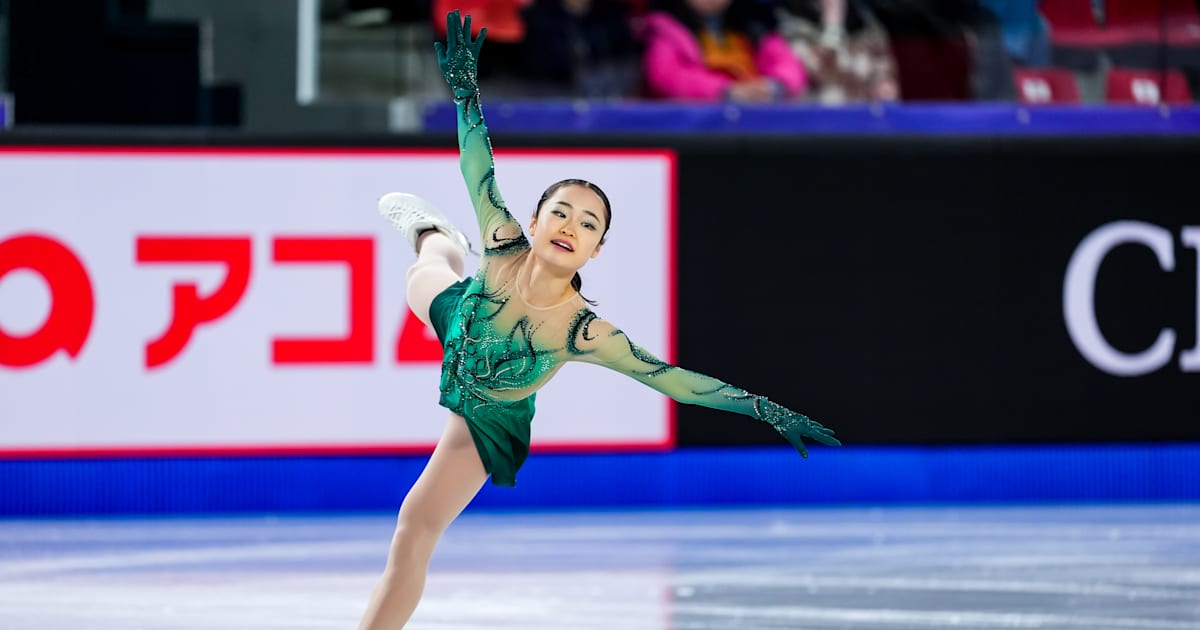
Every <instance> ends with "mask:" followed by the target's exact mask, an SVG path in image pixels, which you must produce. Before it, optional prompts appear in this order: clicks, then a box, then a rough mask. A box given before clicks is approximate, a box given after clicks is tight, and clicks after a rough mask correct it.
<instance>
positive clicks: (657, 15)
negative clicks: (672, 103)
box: [644, 0, 807, 103]
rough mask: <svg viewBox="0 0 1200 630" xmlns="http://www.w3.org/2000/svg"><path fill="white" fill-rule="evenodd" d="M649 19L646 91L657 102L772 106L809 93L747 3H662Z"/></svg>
mask: <svg viewBox="0 0 1200 630" xmlns="http://www.w3.org/2000/svg"><path fill="white" fill-rule="evenodd" d="M653 8H654V9H655V10H653V11H651V12H650V13H649V14H647V15H646V18H645V30H644V35H645V41H646V53H645V61H644V70H645V78H646V87H647V88H648V89H649V91H650V93H651V94H652V95H654V96H661V97H665V98H675V99H688V100H700V101H718V100H722V99H726V100H733V101H740V102H751V103H767V102H773V101H782V100H787V99H792V98H796V97H797V96H800V95H801V94H803V93H804V88H805V84H806V79H807V77H806V76H805V72H804V66H802V65H801V64H800V60H799V59H798V58H797V57H796V55H795V54H793V53H792V51H791V49H790V48H789V47H788V44H787V42H786V41H785V40H784V39H783V37H781V36H780V35H779V33H778V32H777V31H776V30H775V23H774V19H773V17H774V16H773V15H772V14H771V13H770V11H758V12H757V13H756V12H755V6H754V5H753V3H751V2H749V1H748V0H662V1H660V2H655V3H654V4H653Z"/></svg>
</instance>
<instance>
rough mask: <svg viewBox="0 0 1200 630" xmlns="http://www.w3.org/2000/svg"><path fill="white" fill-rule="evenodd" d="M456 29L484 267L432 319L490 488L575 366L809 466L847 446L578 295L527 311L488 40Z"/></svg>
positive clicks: (520, 239) (446, 62) (504, 477)
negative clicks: (645, 341)
mask: <svg viewBox="0 0 1200 630" xmlns="http://www.w3.org/2000/svg"><path fill="white" fill-rule="evenodd" d="M447 27H448V29H447V30H448V33H449V36H448V41H447V45H446V46H445V47H442V46H441V45H440V43H439V44H438V45H437V49H438V50H437V52H438V62H439V65H440V66H441V68H442V73H443V74H444V75H445V77H446V80H447V81H448V82H449V83H450V87H451V88H452V89H453V91H454V102H455V104H456V105H457V109H458V142H459V150H460V157H461V167H462V172H463V177H464V178H465V180H466V183H467V189H468V191H469V193H470V196H471V200H472V202H473V205H474V207H475V215H476V219H477V220H478V222H479V228H480V234H481V237H482V240H483V257H482V261H481V262H480V266H479V271H478V272H477V273H476V274H475V276H474V277H472V278H469V279H466V280H463V281H461V282H459V283H456V284H454V285H452V286H450V287H449V288H447V289H446V290H445V291H443V292H442V293H441V294H439V295H438V296H437V297H436V298H434V300H433V303H432V305H431V307H430V319H431V320H432V322H433V325H434V329H435V331H436V332H437V334H438V339H439V340H440V341H441V342H442V347H443V349H444V356H443V360H442V375H441V384H440V388H441V396H440V399H439V401H438V402H439V404H441V405H442V406H444V407H446V408H447V409H449V410H450V411H452V412H454V413H456V414H458V415H460V416H462V417H463V418H465V419H466V421H467V426H468V427H469V428H470V431H471V436H472V438H473V439H474V441H475V446H476V448H477V450H478V451H479V456H480V458H481V459H482V460H483V465H484V468H485V469H486V470H487V471H488V472H489V473H490V474H491V476H492V483H493V484H495V485H499V486H512V485H515V483H516V473H517V470H519V469H520V468H521V465H522V464H523V463H524V461H525V458H526V456H527V455H528V453H529V432H530V424H531V422H532V420H533V413H534V399H535V392H536V391H537V390H538V389H539V388H541V386H542V385H544V384H545V383H546V382H547V381H549V380H550V379H551V377H553V376H554V374H555V372H557V371H558V370H559V368H561V367H562V366H563V364H564V363H566V362H568V361H581V362H584V363H592V364H596V365H601V366H604V367H607V368H609V369H613V370H616V371H618V372H621V373H622V374H626V375H628V376H630V377H632V378H634V379H637V380H638V381H640V382H642V383H644V384H646V385H649V386H650V387H652V388H654V389H656V390H658V391H659V392H662V393H663V394H666V395H667V396H670V397H671V398H673V399H675V400H676V401H678V402H681V403H687V404H693V405H703V406H706V407H712V408H715V409H722V410H726V411H732V412H735V413H740V414H744V415H747V416H751V417H753V418H757V419H759V420H762V421H764V422H767V423H769V424H770V425H771V426H773V427H774V428H775V429H776V430H777V431H779V432H780V433H781V434H782V435H783V436H784V437H785V438H787V439H788V441H789V442H791V443H792V444H793V445H794V446H795V447H796V449H797V450H799V451H800V454H801V455H803V456H805V457H807V456H808V453H807V450H806V449H805V447H804V443H803V442H802V440H801V438H805V437H807V438H811V439H814V440H817V441H819V442H822V443H825V444H830V445H836V444H839V442H838V441H837V439H835V438H834V437H833V436H832V433H833V432H832V431H830V430H829V429H827V428H825V427H823V426H821V425H820V424H818V423H817V422H814V421H812V420H810V419H809V418H808V417H806V416H804V415H802V414H799V413H796V412H793V411H791V410H789V409H786V408H784V407H782V406H780V405H778V404H776V403H774V402H771V401H769V400H767V399H766V398H764V397H762V396H757V395H754V394H751V393H750V392H747V391H745V390H742V389H738V388H737V387H734V386H732V385H729V384H727V383H724V382H721V381H719V380H717V379H715V378H712V377H709V376H705V375H703V374H699V373H696V372H691V371H689V370H685V369H682V368H679V367H676V366H673V365H671V364H669V363H665V362H663V361H661V360H659V359H658V358H656V357H654V356H653V355H651V354H650V353H649V352H646V351H645V350H643V349H642V348H639V347H638V346H637V345H636V344H634V343H633V342H632V341H630V340H629V338H628V337H627V336H626V335H625V333H623V332H621V330H620V329H619V328H617V327H616V326H614V325H613V324H611V323H609V322H607V321H605V320H603V319H600V318H599V317H597V315H596V313H594V312H593V311H592V310H591V309H590V308H588V304H587V303H586V302H585V301H584V300H583V298H582V297H580V296H579V294H578V293H573V294H572V295H571V297H569V298H568V299H566V300H564V301H563V302H561V303H559V304H555V305H552V306H548V307H547V306H535V305H532V304H529V303H528V302H526V301H525V299H524V298H523V297H522V293H523V288H522V287H520V286H519V282H518V279H517V272H518V270H519V269H521V267H522V265H523V263H524V262H525V260H526V258H527V257H528V256H530V254H531V249H530V243H529V241H528V239H526V237H525V234H524V231H523V230H522V227H521V224H520V223H519V222H517V221H516V220H515V219H513V216H512V215H511V214H509V212H508V209H507V208H506V207H505V205H504V200H503V198H501V196H500V191H499V190H498V189H497V187H496V180H495V166H494V161H493V158H492V146H491V141H490V140H489V139H488V134H487V127H486V125H485V124H484V120H483V111H482V109H481V108H480V102H479V88H478V85H477V82H476V77H475V68H476V60H477V58H478V54H479V47H480V45H481V44H482V41H483V34H482V33H481V34H480V37H479V39H477V40H475V41H472V40H471V36H470V17H469V16H468V17H467V20H466V22H465V23H463V22H462V21H461V19H460V17H459V14H458V12H457V11H455V12H453V13H451V14H450V15H449V16H447Z"/></svg>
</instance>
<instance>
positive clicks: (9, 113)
mask: <svg viewBox="0 0 1200 630" xmlns="http://www.w3.org/2000/svg"><path fill="white" fill-rule="evenodd" d="M12 125H13V102H12V95H11V94H5V93H4V92H0V131H3V130H5V129H8V128H10V127H12Z"/></svg>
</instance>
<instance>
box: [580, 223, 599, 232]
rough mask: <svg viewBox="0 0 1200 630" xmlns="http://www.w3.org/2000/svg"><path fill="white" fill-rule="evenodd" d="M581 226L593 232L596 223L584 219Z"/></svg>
mask: <svg viewBox="0 0 1200 630" xmlns="http://www.w3.org/2000/svg"><path fill="white" fill-rule="evenodd" d="M583 227H584V229H588V230H591V231H593V232H595V231H596V225H595V224H594V223H591V222H588V221H584V222H583Z"/></svg>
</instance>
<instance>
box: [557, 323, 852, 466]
mask: <svg viewBox="0 0 1200 630" xmlns="http://www.w3.org/2000/svg"><path fill="white" fill-rule="evenodd" d="M570 339H571V340H572V341H571V344H570V350H571V353H572V354H573V355H574V358H575V359H576V360H579V361H585V362H588V363H594V364H596V365H603V366H604V367H607V368H610V369H613V370H616V371H618V372H621V373H622V374H625V375H627V376H630V377H633V378H634V379H637V380H638V381H640V382H642V383H645V384H646V385H649V386H650V387H653V388H654V389H656V390H658V391H659V392H662V393H663V394H666V395H667V396H670V397H671V398H673V399H675V400H676V401H678V402H681V403H687V404H690V405H702V406H704V407H711V408H713V409H721V410H723V411H732V412H734V413H740V414H743V415H747V416H750V417H752V418H757V419H759V420H762V421H763V422H766V423H768V424H770V425H771V426H772V427H774V429H775V430H776V431H778V432H779V433H780V434H782V435H783V436H784V437H785V438H787V440H788V441H789V442H791V443H792V445H793V446H795V447H796V450H798V451H800V454H801V455H802V456H804V457H808V450H807V449H806V448H805V446H804V442H803V440H802V439H801V438H810V439H813V440H816V441H818V442H821V443H822V444H828V445H830V446H838V445H840V444H841V442H839V441H838V439H837V438H835V437H833V431H832V430H830V429H827V428H825V427H824V426H822V425H821V424H820V423H818V422H816V421H814V420H811V419H809V418H808V416H805V415H804V414H800V413H796V412H795V411H792V410H790V409H788V408H786V407H783V406H782V405H779V404H777V403H774V402H772V401H770V400H767V399H766V398H765V397H763V396H758V395H755V394H751V393H750V392H748V391H746V390H744V389H739V388H737V387H734V386H733V385H730V384H729V383H725V382H723V381H720V380H717V379H715V378H713V377H711V376H706V375H704V374H700V373H699V372H692V371H691V370H685V369H683V368H681V367H677V366H674V365H671V364H670V363H667V362H665V361H662V360H661V359H659V358H657V357H655V356H654V355H652V354H650V353H649V352H646V351H645V350H644V349H642V348H640V347H638V346H637V345H636V344H634V343H633V342H632V341H630V339H629V337H627V336H626V335H625V333H624V332H621V330H620V329H618V328H616V327H615V326H613V325H612V324H610V323H609V322H606V321H604V320H602V319H598V318H596V316H595V314H594V313H592V312H591V311H590V310H585V311H580V313H579V315H577V316H576V321H575V322H574V323H573V325H572V330H571V334H570Z"/></svg>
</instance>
